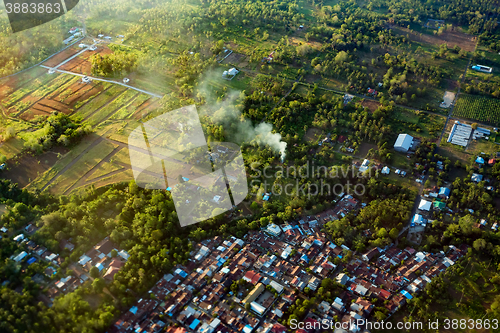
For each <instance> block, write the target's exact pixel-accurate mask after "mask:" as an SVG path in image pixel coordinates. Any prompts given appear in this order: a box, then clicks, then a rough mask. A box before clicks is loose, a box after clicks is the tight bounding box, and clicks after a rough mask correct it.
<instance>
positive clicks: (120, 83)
mask: <svg viewBox="0 0 500 333" xmlns="http://www.w3.org/2000/svg"><path fill="white" fill-rule="evenodd" d="M40 67H43V68H46V69H51V68H52V67H48V66H45V65H41V66H40ZM56 72H60V73H65V74H70V75H75V76H80V77H84V76H86V77H88V78H90V79H92V81H102V82H109V83H113V84H118V85H120V86H123V87H127V88H130V89H133V90H135V91H138V92H141V93H143V94H147V95H150V96H153V97H157V98H162V97H163V95H159V94H155V93H153V92H150V91H147V90H144V89H139V88H136V87H134V86H131V85H129V84H126V83H123V82H120V81H115V80H108V79H103V78H100V77H94V76H88V75H85V74H80V73H73V72H69V71H64V70H62V69H56Z"/></svg>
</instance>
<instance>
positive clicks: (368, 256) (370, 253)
mask: <svg viewBox="0 0 500 333" xmlns="http://www.w3.org/2000/svg"><path fill="white" fill-rule="evenodd" d="M379 253H380V251H379V250H378V248H376V247H374V248H373V249H371V250H370V251H368V252H366V253H365V254H363V255H362V256H361V257H362V258H363V260H364V261H370V260H371V259H372V258H373V257H375V256H376V255H377V254H379Z"/></svg>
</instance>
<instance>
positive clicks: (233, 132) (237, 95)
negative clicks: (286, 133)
mask: <svg viewBox="0 0 500 333" xmlns="http://www.w3.org/2000/svg"><path fill="white" fill-rule="evenodd" d="M198 92H199V93H200V94H201V95H203V96H204V97H205V99H206V104H205V105H204V106H203V107H201V108H200V115H202V116H203V115H205V116H208V117H209V118H210V119H211V121H212V122H214V123H216V124H220V125H222V126H223V128H224V129H225V132H226V134H227V135H228V136H229V137H228V139H229V140H231V141H232V140H234V141H235V142H238V143H241V142H246V143H251V142H256V143H258V144H259V145H268V146H269V147H271V149H273V150H274V151H275V152H276V153H279V154H280V155H281V160H282V161H283V160H284V159H285V156H286V142H284V141H282V140H281V134H279V133H273V132H272V130H273V126H272V125H271V124H269V123H266V122H262V123H260V124H258V125H257V126H254V125H253V124H252V122H251V121H250V120H248V119H245V118H244V117H243V115H242V114H241V110H242V108H243V106H242V105H241V102H242V101H243V97H244V93H243V92H236V91H231V92H229V93H227V96H226V98H225V99H224V100H222V101H221V100H219V101H215V100H214V99H213V96H210V95H211V94H210V93H209V92H207V89H206V86H204V85H202V86H201V87H199V88H198Z"/></svg>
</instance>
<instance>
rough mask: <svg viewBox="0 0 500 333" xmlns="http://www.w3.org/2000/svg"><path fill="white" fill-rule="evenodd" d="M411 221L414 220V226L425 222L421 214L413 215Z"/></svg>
mask: <svg viewBox="0 0 500 333" xmlns="http://www.w3.org/2000/svg"><path fill="white" fill-rule="evenodd" d="M411 222H412V226H414V225H415V224H422V223H423V222H424V218H423V217H422V215H420V214H415V216H413V220H412V221H411Z"/></svg>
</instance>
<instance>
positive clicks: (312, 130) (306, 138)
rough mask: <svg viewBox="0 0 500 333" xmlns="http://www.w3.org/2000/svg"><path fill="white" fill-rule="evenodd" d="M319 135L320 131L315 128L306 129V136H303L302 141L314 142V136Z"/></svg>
mask: <svg viewBox="0 0 500 333" xmlns="http://www.w3.org/2000/svg"><path fill="white" fill-rule="evenodd" d="M317 134H321V130H320V129H319V128H316V127H311V128H308V129H307V132H306V135H304V141H314V140H316V135H317Z"/></svg>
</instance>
